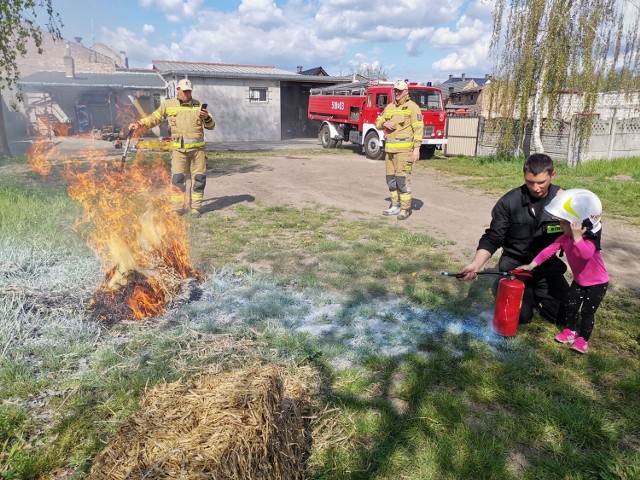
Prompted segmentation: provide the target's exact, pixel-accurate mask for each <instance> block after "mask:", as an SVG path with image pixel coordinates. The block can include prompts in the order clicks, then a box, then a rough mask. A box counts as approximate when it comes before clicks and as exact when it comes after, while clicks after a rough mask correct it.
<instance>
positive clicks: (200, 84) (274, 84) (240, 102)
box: [167, 76, 281, 142]
mask: <svg viewBox="0 0 640 480" xmlns="http://www.w3.org/2000/svg"><path fill="white" fill-rule="evenodd" d="M167 80H168V84H169V88H168V91H169V95H170V96H173V95H174V93H173V92H175V80H170V79H167ZM189 80H191V83H192V85H193V97H194V98H196V99H197V100H199V101H201V102H202V103H207V104H208V110H209V111H210V112H211V113H212V115H213V117H214V119H215V121H216V127H215V129H214V130H213V131H209V130H205V140H206V141H207V142H239V141H244V142H249V141H279V140H281V125H280V123H281V119H280V116H281V115H280V112H281V108H280V82H278V81H276V80H260V79H257V80H256V79H246V80H245V79H238V78H229V79H221V78H209V77H195V76H191V77H189ZM251 87H255V88H266V89H267V101H266V102H251V101H249V89H250V88H251Z"/></svg>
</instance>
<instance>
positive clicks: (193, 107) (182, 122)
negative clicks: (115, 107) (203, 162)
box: [140, 98, 216, 150]
mask: <svg viewBox="0 0 640 480" xmlns="http://www.w3.org/2000/svg"><path fill="white" fill-rule="evenodd" d="M201 105H202V104H201V103H200V102H199V101H198V100H195V99H194V98H192V99H191V101H189V102H184V103H183V102H181V101H180V100H178V99H177V98H172V99H169V100H166V101H164V102H162V104H161V105H160V106H159V107H158V109H157V110H156V111H155V112H153V113H152V114H151V115H149V116H148V117H144V118H143V119H141V120H140V124H141V125H144V126H145V127H147V128H153V127H155V126H156V125H158V124H159V123H160V122H162V121H163V120H164V119H165V118H166V119H167V121H168V123H169V127H170V128H171V145H172V146H173V148H181V149H185V150H188V149H194V148H204V146H205V142H204V130H203V129H204V128H206V129H207V130H213V127H215V125H216V122H215V120H214V119H213V116H211V114H210V115H209V117H208V118H207V119H206V120H205V121H204V122H203V121H202V120H201V119H200V117H199V116H198V114H199V113H200V107H201Z"/></svg>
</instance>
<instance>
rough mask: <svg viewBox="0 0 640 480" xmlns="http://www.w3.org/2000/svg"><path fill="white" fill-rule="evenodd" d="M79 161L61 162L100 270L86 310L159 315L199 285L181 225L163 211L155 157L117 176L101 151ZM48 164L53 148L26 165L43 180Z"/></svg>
mask: <svg viewBox="0 0 640 480" xmlns="http://www.w3.org/2000/svg"><path fill="white" fill-rule="evenodd" d="M82 156H83V159H82V160H71V161H68V160H64V177H65V179H66V180H67V182H68V192H69V195H70V196H71V197H72V198H73V199H75V200H76V201H78V202H79V203H80V204H81V205H82V207H83V209H84V215H83V217H82V219H81V220H80V221H79V222H78V223H77V224H76V226H85V229H86V231H87V232H88V242H89V246H90V247H91V248H92V249H93V250H94V251H95V252H96V253H97V254H98V256H99V257H100V258H101V260H102V262H103V268H104V270H105V272H106V273H105V276H104V281H103V283H102V285H101V286H100V288H99V289H98V291H97V292H96V294H95V296H94V298H93V299H92V300H91V302H90V304H91V306H92V307H94V310H95V311H96V312H98V314H97V316H98V318H100V319H103V320H107V321H109V322H114V321H118V320H121V319H124V318H135V319H143V318H148V317H153V316H156V315H159V314H161V313H162V312H164V311H165V309H166V308H167V306H169V305H171V304H172V302H173V301H174V299H175V298H177V297H179V296H181V294H182V293H183V285H184V281H185V280H187V279H195V280H202V275H201V274H200V273H199V272H198V271H197V270H196V269H195V268H193V267H192V266H191V262H190V259H189V246H188V242H187V235H186V228H185V223H184V221H183V220H182V219H181V218H180V217H179V216H178V215H177V214H176V213H174V212H173V211H172V209H171V205H170V202H169V194H170V190H171V188H172V187H171V182H170V180H169V177H168V174H167V170H166V167H165V165H164V163H163V162H162V161H161V160H160V159H156V160H155V161H152V162H150V163H143V162H134V163H133V165H132V166H131V167H130V168H128V169H126V170H125V171H120V170H119V169H118V168H117V167H116V165H115V163H114V162H106V161H104V159H103V157H102V154H101V152H96V151H88V152H83V154H82ZM56 158H59V152H56V151H55V149H53V150H45V148H44V146H43V145H38V144H35V146H34V148H33V149H32V151H31V153H30V155H29V164H30V165H31V168H32V169H33V170H34V171H36V172H38V173H39V174H40V175H41V176H43V177H45V176H47V175H48V174H49V173H50V172H51V170H52V168H53V167H54V166H55V164H56V162H57V160H55V159H56Z"/></svg>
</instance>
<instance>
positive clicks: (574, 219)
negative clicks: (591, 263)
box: [544, 188, 602, 233]
mask: <svg viewBox="0 0 640 480" xmlns="http://www.w3.org/2000/svg"><path fill="white" fill-rule="evenodd" d="M544 209H545V210H546V211H547V212H549V213H550V214H551V215H553V216H554V217H557V218H560V219H562V220H566V221H567V222H571V223H582V225H583V226H585V227H587V229H588V230H590V231H591V232H593V233H596V232H598V231H599V230H600V229H601V228H602V225H601V223H600V216H601V215H602V203H601V202H600V199H599V198H598V196H597V195H596V194H595V193H593V192H591V191H589V190H585V189H584V188H572V189H570V190H564V191H563V192H560V193H558V194H557V195H556V196H555V197H554V198H553V199H552V200H551V202H549V205H547V206H546V207H544Z"/></svg>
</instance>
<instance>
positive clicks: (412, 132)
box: [376, 80, 424, 220]
mask: <svg viewBox="0 0 640 480" xmlns="http://www.w3.org/2000/svg"><path fill="white" fill-rule="evenodd" d="M393 92H394V97H395V100H394V102H393V103H390V104H389V105H387V106H386V107H385V109H384V111H383V112H382V114H381V115H380V116H378V118H376V128H378V129H383V128H384V132H385V146H384V149H385V154H386V160H385V171H386V177H387V186H388V187H389V193H390V195H391V205H390V206H389V208H388V209H387V210H384V211H383V212H382V214H383V215H386V216H393V215H397V217H396V218H397V219H398V220H405V219H407V218H408V217H409V215H411V169H412V168H413V164H414V163H416V162H417V161H418V159H419V158H420V145H421V144H422V131H423V127H424V123H423V121H422V112H421V111H420V107H418V105H417V104H416V103H415V102H414V101H413V100H411V99H410V98H409V86H408V85H407V82H405V81H403V80H398V81H397V82H396V83H395V84H394V85H393Z"/></svg>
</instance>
